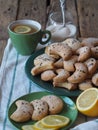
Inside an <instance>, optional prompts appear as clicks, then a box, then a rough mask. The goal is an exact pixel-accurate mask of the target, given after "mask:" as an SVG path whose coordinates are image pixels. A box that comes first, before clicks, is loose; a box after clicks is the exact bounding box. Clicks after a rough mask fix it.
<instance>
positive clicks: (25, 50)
mask: <svg viewBox="0 0 98 130" xmlns="http://www.w3.org/2000/svg"><path fill="white" fill-rule="evenodd" d="M17 25H26V26H31V27H32V28H33V27H34V28H36V29H37V30H36V31H35V32H31V33H16V32H14V31H13V28H14V27H15V26H17ZM8 33H9V37H10V38H11V42H12V44H13V46H14V47H15V49H16V50H17V51H18V52H19V53H20V54H21V55H30V54H32V53H33V52H34V51H35V50H36V47H37V45H38V43H40V44H46V43H47V42H48V41H49V40H50V38H51V33H50V31H48V30H43V31H42V29H41V24H40V23H39V22H37V21H34V20H17V21H13V22H12V23H10V24H9V25H8ZM45 35H47V38H46V39H45V40H44V41H43V40H42V39H43V36H45Z"/></svg>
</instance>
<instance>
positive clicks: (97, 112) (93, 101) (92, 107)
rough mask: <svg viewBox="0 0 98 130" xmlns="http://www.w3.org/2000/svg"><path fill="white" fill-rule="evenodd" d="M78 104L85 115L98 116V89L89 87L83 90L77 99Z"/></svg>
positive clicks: (78, 107)
mask: <svg viewBox="0 0 98 130" xmlns="http://www.w3.org/2000/svg"><path fill="white" fill-rule="evenodd" d="M76 106H77V109H78V110H79V111H80V112H81V113H82V114H84V115H87V116H91V117H95V116H98V89H97V88H89V89H87V90H85V91H83V92H82V93H81V94H80V95H79V96H78V98H77V100H76Z"/></svg>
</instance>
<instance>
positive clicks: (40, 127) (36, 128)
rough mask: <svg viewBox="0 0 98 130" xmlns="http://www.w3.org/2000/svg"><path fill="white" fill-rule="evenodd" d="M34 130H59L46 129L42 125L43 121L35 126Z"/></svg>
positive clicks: (54, 129) (53, 129)
mask: <svg viewBox="0 0 98 130" xmlns="http://www.w3.org/2000/svg"><path fill="white" fill-rule="evenodd" d="M34 128H35V130H57V129H56V128H47V127H45V126H44V125H43V124H42V123H41V120H40V121H38V122H36V123H35V124H34Z"/></svg>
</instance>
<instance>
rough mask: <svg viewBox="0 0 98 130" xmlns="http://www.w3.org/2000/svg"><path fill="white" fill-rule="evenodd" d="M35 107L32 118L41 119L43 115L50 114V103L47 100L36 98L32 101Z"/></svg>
mask: <svg viewBox="0 0 98 130" xmlns="http://www.w3.org/2000/svg"><path fill="white" fill-rule="evenodd" d="M31 104H32V105H33V107H34V111H33V114H32V120H35V121H36V120H41V119H42V118H43V117H45V116H47V115H48V104H47V102H45V101H43V100H40V99H36V100H33V101H32V102H31Z"/></svg>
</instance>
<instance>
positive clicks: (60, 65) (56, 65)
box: [54, 58, 63, 68]
mask: <svg viewBox="0 0 98 130" xmlns="http://www.w3.org/2000/svg"><path fill="white" fill-rule="evenodd" d="M54 67H55V68H63V59H62V58H60V59H59V60H57V61H56V62H55V63H54Z"/></svg>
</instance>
